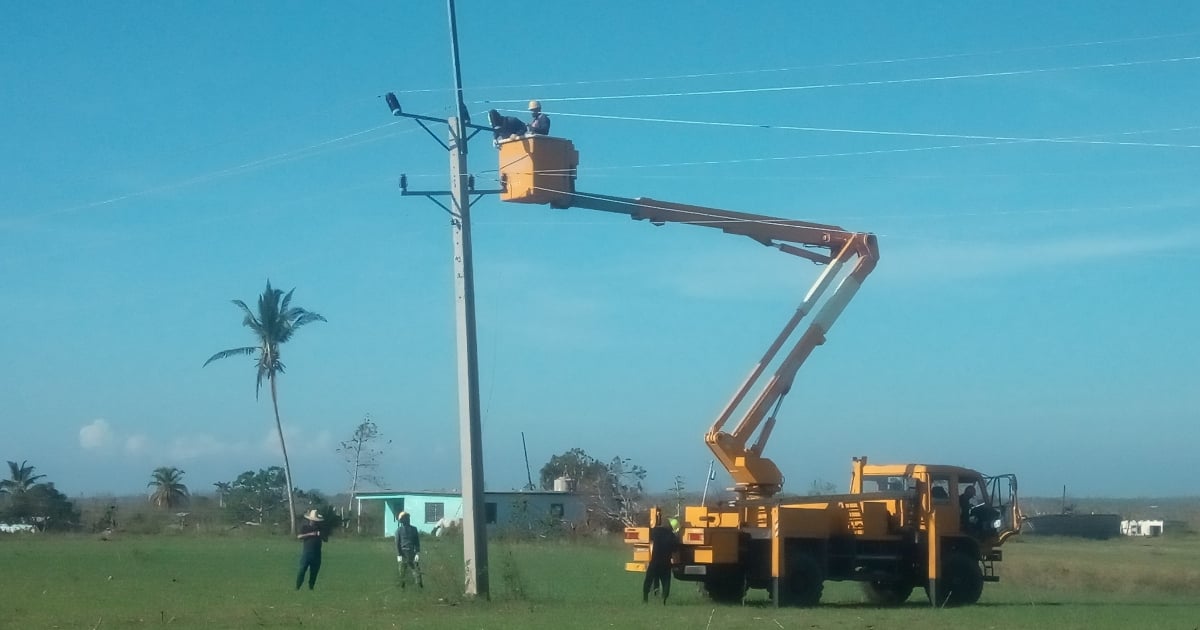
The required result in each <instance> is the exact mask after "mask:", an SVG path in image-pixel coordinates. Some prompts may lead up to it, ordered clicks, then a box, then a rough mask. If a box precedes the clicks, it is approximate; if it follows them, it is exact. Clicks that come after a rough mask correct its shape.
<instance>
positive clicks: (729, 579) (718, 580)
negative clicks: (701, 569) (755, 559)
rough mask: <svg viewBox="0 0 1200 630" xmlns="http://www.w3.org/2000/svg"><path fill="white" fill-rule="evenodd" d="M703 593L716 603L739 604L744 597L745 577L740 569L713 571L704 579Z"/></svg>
mask: <svg viewBox="0 0 1200 630" xmlns="http://www.w3.org/2000/svg"><path fill="white" fill-rule="evenodd" d="M704 595H705V597H707V598H708V599H709V601H712V602H714V603H717V604H740V603H742V599H744V598H745V597H746V579H745V578H744V577H743V576H742V573H741V572H740V571H731V570H727V571H715V572H713V573H712V574H710V575H709V576H708V578H707V579H705V580H704Z"/></svg>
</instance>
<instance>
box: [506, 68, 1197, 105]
mask: <svg viewBox="0 0 1200 630" xmlns="http://www.w3.org/2000/svg"><path fill="white" fill-rule="evenodd" d="M1190 61H1200V55H1194V56H1187V57H1170V58H1166V59H1148V60H1140V61H1114V62H1109V63H1098V64H1086V65H1077V66H1060V67H1056V68H1029V69H1025V70H1003V71H998V72H977V73H971V74H950V75H941V76H932V77H910V78H905V79H876V80H872V81H849V82H845V83H820V84H806V85H790V86H773V87H761V88H738V89H727V90H695V91H691V92H655V93H643V94H609V95H601V96H564V97H559V98H543V99H540V100H541V101H542V103H543V104H545V103H568V102H580V101H614V100H630V99H644V98H672V97H679V96H713V95H728V94H755V93H764V92H795V91H800V90H821V89H831V88H847V87H867V86H877V85H902V84H908V83H927V82H933V81H960V80H964V79H982V78H993V77H1012V76H1022V75H1031V74H1042V73H1048V72H1070V71H1076V70H1095V69H1100V68H1127V67H1133V66H1143V65H1150V64H1166V63H1185V62H1190ZM482 102H483V103H491V104H497V105H503V104H510V103H522V102H524V100H523V99H504V100H489V101H482ZM546 113H548V114H553V113H555V112H552V111H547V112H546ZM560 113H561V112H560Z"/></svg>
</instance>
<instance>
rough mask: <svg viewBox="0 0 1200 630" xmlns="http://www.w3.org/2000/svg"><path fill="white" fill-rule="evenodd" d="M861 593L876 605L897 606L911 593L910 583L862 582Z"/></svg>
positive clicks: (906, 599)
mask: <svg viewBox="0 0 1200 630" xmlns="http://www.w3.org/2000/svg"><path fill="white" fill-rule="evenodd" d="M862 586H863V593H864V594H865V595H866V596H867V601H868V602H871V603H872V604H875V605H878V606H899V605H900V604H903V603H904V602H906V601H908V596H909V595H912V592H913V586H912V584H901V583H899V582H863V585H862Z"/></svg>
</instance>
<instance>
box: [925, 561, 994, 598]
mask: <svg viewBox="0 0 1200 630" xmlns="http://www.w3.org/2000/svg"><path fill="white" fill-rule="evenodd" d="M941 573H942V576H941V578H939V579H938V584H937V587H938V599H940V600H941V601H938V602H933V603H934V605H936V606H966V605H969V604H974V603H975V602H977V601H979V596H980V595H982V594H983V569H981V568H979V562H978V561H976V560H975V559H973V558H971V557H970V556H968V555H966V554H963V553H960V552H951V553H949V554H946V557H945V558H944V559H943V560H942V571H941ZM925 593H926V595H929V587H925Z"/></svg>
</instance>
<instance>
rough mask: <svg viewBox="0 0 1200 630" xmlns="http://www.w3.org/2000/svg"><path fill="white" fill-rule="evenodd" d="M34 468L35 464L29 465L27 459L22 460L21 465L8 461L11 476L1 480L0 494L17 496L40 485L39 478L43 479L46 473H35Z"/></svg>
mask: <svg viewBox="0 0 1200 630" xmlns="http://www.w3.org/2000/svg"><path fill="white" fill-rule="evenodd" d="M33 468H34V467H33V466H29V465H27V462H25V461H22V462H21V464H20V465H19V466H18V465H17V462H8V469H9V471H10V475H11V477H10V478H9V479H4V480H2V481H0V494H7V495H11V496H14V497H15V496H18V495H22V494H25V493H26V492H28V491H29V490H30V489H32V488H33V487H34V486H36V485H38V479H43V478H45V476H46V475H35V474H33Z"/></svg>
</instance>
